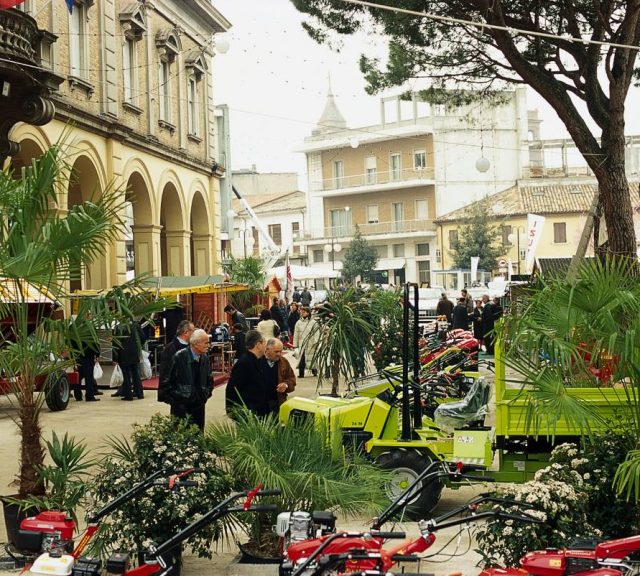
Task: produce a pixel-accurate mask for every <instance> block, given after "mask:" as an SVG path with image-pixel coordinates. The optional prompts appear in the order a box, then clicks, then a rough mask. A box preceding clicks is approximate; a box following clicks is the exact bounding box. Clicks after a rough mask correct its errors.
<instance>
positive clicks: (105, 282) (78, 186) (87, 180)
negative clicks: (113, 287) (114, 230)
mask: <svg viewBox="0 0 640 576" xmlns="http://www.w3.org/2000/svg"><path fill="white" fill-rule="evenodd" d="M103 190H104V183H103V181H101V178H100V169H99V165H96V163H95V162H94V161H93V159H92V158H90V157H89V156H88V155H85V154H79V155H78V156H76V157H75V159H74V161H73V165H72V168H71V178H70V179H69V184H68V187H67V198H66V204H65V205H64V206H63V208H66V209H69V208H71V207H73V206H75V205H77V204H81V203H82V202H85V201H87V200H90V199H92V198H93V199H95V198H99V197H100V195H101V194H102V191H103ZM109 250H110V247H106V248H105V257H98V258H96V261H95V262H93V263H92V264H90V265H89V266H87V267H86V268H85V269H84V270H76V271H75V275H76V277H75V278H74V279H72V281H71V286H70V287H71V290H76V289H78V290H79V289H96V290H100V289H102V288H107V287H109V286H110V282H109V268H108V267H109V262H110V258H109V257H108V254H109Z"/></svg>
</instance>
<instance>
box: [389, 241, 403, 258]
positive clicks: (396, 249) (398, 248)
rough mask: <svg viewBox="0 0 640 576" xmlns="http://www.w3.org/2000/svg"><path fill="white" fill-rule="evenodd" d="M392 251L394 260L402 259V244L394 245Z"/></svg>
mask: <svg viewBox="0 0 640 576" xmlns="http://www.w3.org/2000/svg"><path fill="white" fill-rule="evenodd" d="M392 250H393V257H394V258H404V244H394V245H393V246H392Z"/></svg>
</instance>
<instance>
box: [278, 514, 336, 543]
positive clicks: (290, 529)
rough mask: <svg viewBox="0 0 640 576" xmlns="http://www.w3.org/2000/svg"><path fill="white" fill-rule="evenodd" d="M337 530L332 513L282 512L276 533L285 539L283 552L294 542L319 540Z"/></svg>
mask: <svg viewBox="0 0 640 576" xmlns="http://www.w3.org/2000/svg"><path fill="white" fill-rule="evenodd" d="M335 530H336V517H335V516H334V515H333V513H331V512H326V511H319V510H315V511H313V512H312V513H311V514H310V513H309V512H301V511H296V512H281V513H280V514H278V518H277V520H276V526H275V531H276V534H277V535H278V536H280V537H281V538H282V539H283V552H286V550H287V548H288V547H289V544H291V543H292V542H301V541H303V540H308V539H309V538H319V537H320V536H324V535H326V534H332V533H333V532H335Z"/></svg>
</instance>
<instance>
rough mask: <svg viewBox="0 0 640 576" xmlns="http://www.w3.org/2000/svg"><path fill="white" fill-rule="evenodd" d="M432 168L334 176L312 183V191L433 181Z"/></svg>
mask: <svg viewBox="0 0 640 576" xmlns="http://www.w3.org/2000/svg"><path fill="white" fill-rule="evenodd" d="M433 178H434V173H433V168H432V167H430V166H429V167H425V168H407V169H405V170H389V171H388V172H377V171H376V172H368V173H366V174H356V175H355V176H336V177H335V178H327V179H325V180H322V181H320V182H318V181H316V182H312V189H313V190H340V189H342V188H355V187H356V186H377V185H380V184H393V183H398V184H402V183H403V182H412V181H418V182H420V181H425V180H433Z"/></svg>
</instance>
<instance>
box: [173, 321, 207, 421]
mask: <svg viewBox="0 0 640 576" xmlns="http://www.w3.org/2000/svg"><path fill="white" fill-rule="evenodd" d="M208 351H209V335H208V334H207V333H206V332H205V331H204V330H202V329H200V328H198V329H196V330H194V331H193V333H192V334H191V337H190V338H189V346H188V347H187V348H183V349H182V350H179V351H178V352H176V353H175V354H174V356H173V358H172V360H171V366H170V367H169V370H168V372H167V373H165V374H164V376H163V380H164V382H163V388H165V389H166V390H167V391H168V393H169V398H170V401H171V414H172V415H173V416H175V417H177V418H187V417H190V418H191V419H192V420H193V423H194V424H195V425H196V426H198V428H200V430H204V418H205V413H204V408H205V404H206V403H207V400H209V398H211V394H212V393H213V382H212V381H211V362H210V359H209V355H208Z"/></svg>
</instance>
